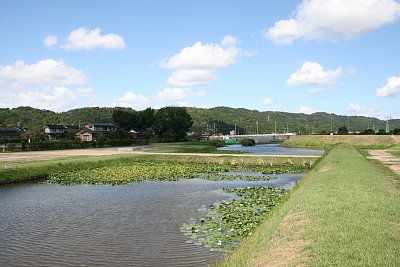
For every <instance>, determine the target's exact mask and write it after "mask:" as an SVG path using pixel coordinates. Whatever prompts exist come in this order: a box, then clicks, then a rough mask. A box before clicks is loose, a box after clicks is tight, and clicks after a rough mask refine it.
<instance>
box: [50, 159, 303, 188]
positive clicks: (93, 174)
mask: <svg viewBox="0 0 400 267" xmlns="http://www.w3.org/2000/svg"><path fill="white" fill-rule="evenodd" d="M307 169H308V166H292V165H281V166H264V165H263V166H260V165H249V164H235V165H233V164H217V163H212V164H206V163H194V162H171V161H166V162H161V161H136V162H131V163H122V164H117V165H111V166H103V167H99V168H90V169H82V170H76V171H67V172H59V173H53V174H50V175H49V177H48V182H50V183H59V184H64V185H71V184H112V185H120V184H128V183H132V182H142V181H147V180H160V181H176V180H178V179H191V178H203V179H209V180H237V179H242V180H252V181H255V180H269V179H271V177H269V176H260V175H257V176H256V175H245V176H243V175H242V176H232V175H224V174H223V173H224V172H257V173H263V174H278V173H287V172H303V171H305V170H307Z"/></svg>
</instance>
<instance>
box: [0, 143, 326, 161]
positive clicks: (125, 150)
mask: <svg viewBox="0 0 400 267" xmlns="http://www.w3.org/2000/svg"><path fill="white" fill-rule="evenodd" d="M149 149H150V148H149V147H146V146H143V147H119V148H117V147H113V148H93V149H68V150H48V151H31V152H14V153H0V162H2V163H13V162H31V161H43V160H52V159H59V158H66V157H77V156H99V157H100V156H110V155H116V154H140V155H180V156H199V157H224V156H230V157H291V158H319V157H320V156H315V155H250V154H211V153H161V152H150V151H148V150H149Z"/></svg>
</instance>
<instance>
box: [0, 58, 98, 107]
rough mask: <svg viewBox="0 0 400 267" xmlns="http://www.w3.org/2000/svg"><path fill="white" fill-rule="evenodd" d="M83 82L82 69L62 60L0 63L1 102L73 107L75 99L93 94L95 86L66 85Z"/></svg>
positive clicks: (4, 104)
mask: <svg viewBox="0 0 400 267" xmlns="http://www.w3.org/2000/svg"><path fill="white" fill-rule="evenodd" d="M86 82H87V77H86V75H85V73H83V72H82V71H79V70H76V69H75V68H73V67H71V66H68V65H67V64H65V63H64V62H63V61H57V60H53V59H46V60H40V61H37V62H35V63H32V64H28V63H25V62H23V61H16V62H15V63H14V64H11V65H2V66H0V95H1V96H2V97H1V98H0V105H1V106H5V107H18V106H32V107H36V108H43V109H51V110H55V111H62V110H65V109H67V108H74V107H76V104H77V101H79V100H80V99H81V98H82V97H87V96H88V94H89V93H90V94H93V93H94V90H93V89H90V90H89V89H88V88H86V89H81V90H80V89H78V90H74V89H70V88H68V87H69V86H75V85H82V84H85V83H86ZM67 86H68V87H67Z"/></svg>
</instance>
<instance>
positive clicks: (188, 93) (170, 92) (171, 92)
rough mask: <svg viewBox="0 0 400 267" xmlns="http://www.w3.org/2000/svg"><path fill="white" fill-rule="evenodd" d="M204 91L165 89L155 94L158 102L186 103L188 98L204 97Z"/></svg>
mask: <svg viewBox="0 0 400 267" xmlns="http://www.w3.org/2000/svg"><path fill="white" fill-rule="evenodd" d="M205 95H206V91H195V92H193V91H192V89H190V88H165V89H163V90H161V91H160V92H159V93H158V94H157V98H158V99H159V100H168V101H186V100H187V99H188V98H189V97H204V96H205Z"/></svg>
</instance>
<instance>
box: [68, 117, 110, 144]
mask: <svg viewBox="0 0 400 267" xmlns="http://www.w3.org/2000/svg"><path fill="white" fill-rule="evenodd" d="M115 130H116V126H115V125H114V124H113V123H111V122H92V123H88V124H86V125H85V127H84V128H83V129H82V130H80V131H78V132H77V133H76V134H75V136H76V137H78V138H79V139H81V140H82V141H94V140H96V137H97V135H98V134H100V133H101V134H110V133H112V132H114V131H115Z"/></svg>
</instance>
